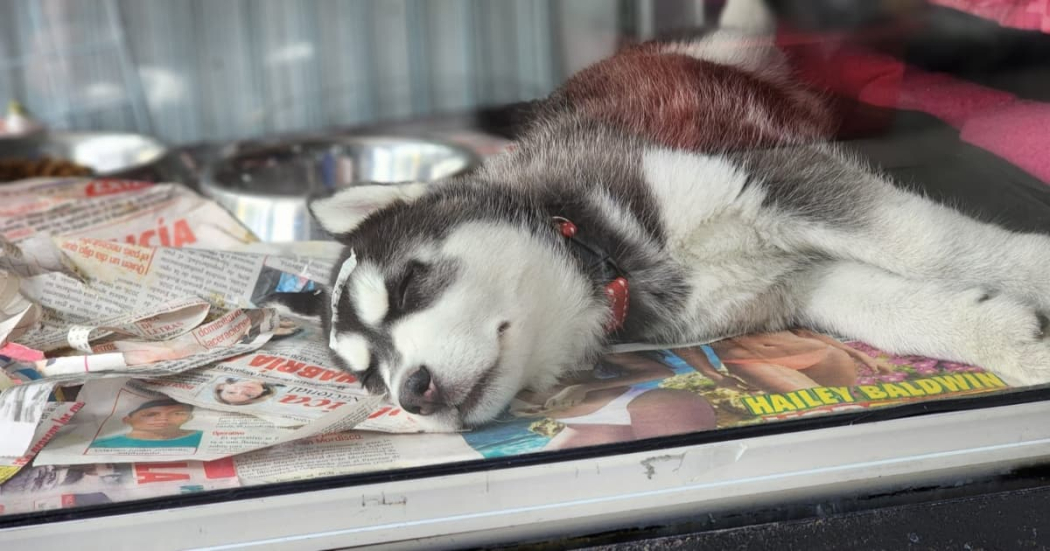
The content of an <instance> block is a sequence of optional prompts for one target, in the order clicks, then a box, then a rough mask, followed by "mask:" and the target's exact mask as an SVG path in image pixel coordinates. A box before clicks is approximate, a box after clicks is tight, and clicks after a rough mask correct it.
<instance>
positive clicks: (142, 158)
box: [0, 130, 168, 177]
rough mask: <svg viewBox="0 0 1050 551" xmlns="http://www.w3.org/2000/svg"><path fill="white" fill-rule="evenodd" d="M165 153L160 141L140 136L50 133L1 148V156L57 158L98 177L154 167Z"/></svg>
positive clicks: (9, 142) (128, 173) (43, 133)
mask: <svg viewBox="0 0 1050 551" xmlns="http://www.w3.org/2000/svg"><path fill="white" fill-rule="evenodd" d="M167 154H168V148H167V147H165V145H164V144H162V143H161V142H159V141H157V140H155V139H153V138H150V137H149V136H144V135H141V134H128V133H115V132H66V131H61V130H51V131H47V132H42V133H39V134H34V135H32V136H29V137H26V138H24V139H19V140H10V141H5V142H4V143H3V147H0V157H2V158H13V157H26V158H38V157H45V156H46V157H56V158H60V159H67V160H70V161H73V162H74V163H76V164H78V165H81V166H86V167H88V168H90V169H91V170H93V171H94V172H95V174H96V175H98V176H106V177H128V176H129V175H132V174H136V173H140V172H142V171H144V170H147V169H148V168H149V167H152V166H155V165H157V164H158V163H160V161H161V160H162V159H163V158H164V157H165V156H166V155H167Z"/></svg>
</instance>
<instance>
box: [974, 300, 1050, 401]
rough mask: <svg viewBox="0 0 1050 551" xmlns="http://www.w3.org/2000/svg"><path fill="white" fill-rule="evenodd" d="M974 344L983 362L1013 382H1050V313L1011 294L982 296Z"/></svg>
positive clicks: (981, 362)
mask: <svg viewBox="0 0 1050 551" xmlns="http://www.w3.org/2000/svg"><path fill="white" fill-rule="evenodd" d="M978 310H979V311H980V318H981V320H980V321H979V322H978V323H977V324H976V325H975V326H974V329H975V332H976V334H974V335H973V336H972V339H973V340H972V344H973V345H974V346H975V349H976V352H977V354H978V356H979V357H980V361H979V362H978V364H979V365H981V366H982V367H985V368H986V369H989V370H991V371H992V372H994V373H995V374H997V375H999V376H1000V377H1001V378H1002V379H1003V380H1004V381H1006V382H1007V383H1009V384H1010V385H1012V386H1029V385H1039V384H1044V383H1050V317H1048V316H1047V314H1045V313H1043V312H1042V311H1040V310H1037V309H1036V308H1032V307H1031V306H1029V305H1027V304H1024V303H1021V302H1018V301H1015V300H1013V299H1011V298H1008V297H1001V296H1000V297H994V298H991V299H985V300H981V301H980V303H979V305H978Z"/></svg>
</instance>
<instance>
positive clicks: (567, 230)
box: [554, 216, 631, 333]
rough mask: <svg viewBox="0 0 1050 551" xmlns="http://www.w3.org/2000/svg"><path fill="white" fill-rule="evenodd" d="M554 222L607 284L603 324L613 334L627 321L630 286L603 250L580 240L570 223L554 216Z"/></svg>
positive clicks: (621, 271)
mask: <svg viewBox="0 0 1050 551" xmlns="http://www.w3.org/2000/svg"><path fill="white" fill-rule="evenodd" d="M554 222H555V223H556V224H557V225H558V231H559V232H560V233H561V234H562V236H564V237H565V238H566V239H568V240H569V243H571V244H572V245H573V246H574V247H575V248H576V250H577V252H578V253H579V256H580V257H581V258H582V259H583V260H584V262H588V261H590V262H591V265H592V267H594V268H596V270H597V271H598V273H599V274H602V275H601V277H602V279H603V280H604V281H606V282H607V283H606V284H605V296H606V298H608V299H609V320H608V321H606V323H605V331H606V332H608V333H615V332H616V331H618V330H619V329H620V328H621V327H623V324H624V321H626V320H627V307H628V306H629V305H630V302H631V300H630V299H631V293H630V285H628V283H627V278H626V277H625V276H624V273H623V270H621V269H620V267H619V266H617V265H616V262H615V261H613V259H612V257H610V256H609V255H608V254H607V253H606V252H605V251H604V250H602V249H601V248H600V247H598V246H597V245H595V244H594V243H592V242H589V241H587V240H585V239H583V238H581V236H580V235H579V229H578V228H577V227H576V224H573V223H572V221H570V220H569V219H567V218H562V217H561V216H555V217H554Z"/></svg>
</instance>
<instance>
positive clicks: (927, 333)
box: [796, 261, 1050, 385]
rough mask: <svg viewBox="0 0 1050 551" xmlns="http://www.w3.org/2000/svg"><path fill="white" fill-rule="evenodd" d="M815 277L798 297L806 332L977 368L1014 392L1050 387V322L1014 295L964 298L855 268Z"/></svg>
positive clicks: (832, 268) (827, 268)
mask: <svg viewBox="0 0 1050 551" xmlns="http://www.w3.org/2000/svg"><path fill="white" fill-rule="evenodd" d="M811 275H812V277H808V278H805V280H804V281H805V282H806V283H805V284H804V287H800V288H799V290H798V291H799V295H800V296H799V299H800V311H799V314H798V319H797V320H796V321H797V322H799V323H800V324H802V325H807V326H811V327H817V328H820V329H823V330H826V331H829V332H832V333H836V334H839V335H842V336H846V337H850V338H856V339H859V340H862V341H865V342H867V343H869V344H872V345H874V346H876V347H879V348H882V349H884V350H886V351H888V352H894V353H906V354H922V355H926V356H932V357H936V358H941V359H946V360H954V361H960V362H965V363H970V364H975V365H979V366H981V367H984V368H986V369H989V370H991V371H993V372H995V373H996V374H998V375H999V376H1000V377H1001V378H1002V379H1003V380H1005V381H1006V382H1008V383H1010V384H1013V385H1030V384H1040V383H1046V382H1050V327H1048V326H1047V325H1048V319H1047V317H1046V316H1045V315H1041V314H1038V313H1037V312H1036V310H1035V309H1033V308H1032V307H1031V306H1030V305H1028V304H1025V303H1024V302H1022V301H1019V300H1017V299H1015V298H1013V297H1011V296H1009V295H1005V294H1004V295H998V296H989V295H987V294H985V292H984V291H983V290H981V289H979V288H972V289H968V290H965V291H961V292H960V291H957V290H953V289H949V288H947V287H945V286H944V285H943V284H942V283H940V282H936V281H917V280H913V279H908V278H904V277H901V276H899V275H896V274H893V273H890V272H887V271H885V270H883V269H880V268H877V267H875V266H870V265H866V264H862V263H857V262H850V261H831V262H829V263H826V264H823V265H819V266H817V267H815V268H813V270H812V273H811Z"/></svg>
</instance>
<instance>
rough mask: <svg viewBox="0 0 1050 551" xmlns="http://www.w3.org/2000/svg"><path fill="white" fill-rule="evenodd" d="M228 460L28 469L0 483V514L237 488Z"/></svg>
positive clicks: (238, 480) (52, 466)
mask: <svg viewBox="0 0 1050 551" xmlns="http://www.w3.org/2000/svg"><path fill="white" fill-rule="evenodd" d="M240 485H241V483H240V478H239V477H238V476H237V473H236V471H235V470H234V468H233V462H232V461H231V460H229V459H220V460H217V461H209V462H201V461H166V462H163V463H96V464H90V465H34V466H33V467H28V468H25V469H23V470H22V471H21V472H19V473H18V474H17V475H15V476H14V477H13V478H12V479H11V480H9V481H7V482H6V483H4V484H0V515H3V514H15V513H29V512H33V511H44V510H50V509H68V508H71V507H83V506H87V505H100V504H104V503H115V502H120V501H129V500H132V499H145V498H150V497H158V496H168V495H177V494H188V493H196V492H204V491H209V490H223V489H228V488H237V487H239V486H240Z"/></svg>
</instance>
